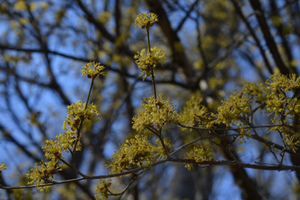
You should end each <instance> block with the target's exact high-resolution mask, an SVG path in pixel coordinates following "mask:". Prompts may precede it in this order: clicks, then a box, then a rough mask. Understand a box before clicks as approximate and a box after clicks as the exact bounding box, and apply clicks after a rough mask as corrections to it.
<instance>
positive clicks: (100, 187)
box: [95, 179, 111, 200]
mask: <svg viewBox="0 0 300 200" xmlns="http://www.w3.org/2000/svg"><path fill="white" fill-rule="evenodd" d="M110 186H111V180H110V179H105V180H103V179H100V180H99V181H98V184H97V187H96V194H95V199H96V200H100V199H104V200H106V199H108V194H109V192H108V188H109V187H110Z"/></svg>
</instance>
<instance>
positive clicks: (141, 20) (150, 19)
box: [134, 13, 158, 29]
mask: <svg viewBox="0 0 300 200" xmlns="http://www.w3.org/2000/svg"><path fill="white" fill-rule="evenodd" d="M157 21H158V18H157V14H154V13H149V14H148V13H141V14H139V15H138V16H137V18H136V19H135V20H134V25H135V27H140V28H143V29H144V28H146V27H149V26H153V25H154V23H155V22H157Z"/></svg>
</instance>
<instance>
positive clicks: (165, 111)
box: [132, 94, 177, 133]
mask: <svg viewBox="0 0 300 200" xmlns="http://www.w3.org/2000/svg"><path fill="white" fill-rule="evenodd" d="M144 101H145V103H144V102H142V105H141V106H142V109H141V110H140V112H139V114H138V115H136V116H134V117H133V126H132V128H133V129H136V130H137V131H138V132H142V131H145V132H150V133H151V131H150V130H149V127H154V128H158V129H159V128H161V127H162V126H163V125H165V124H166V123H168V122H175V121H176V119H177V112H176V111H175V108H174V105H173V104H172V103H171V102H170V100H169V99H167V100H164V99H163V98H162V95H161V94H160V95H159V96H158V98H157V99H155V98H154V97H153V96H152V97H150V98H144Z"/></svg>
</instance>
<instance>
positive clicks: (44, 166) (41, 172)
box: [26, 160, 61, 192]
mask: <svg viewBox="0 0 300 200" xmlns="http://www.w3.org/2000/svg"><path fill="white" fill-rule="evenodd" d="M58 171H61V166H60V165H59V164H57V161H56V160H51V161H50V162H43V161H41V162H40V163H36V164H35V166H34V168H33V169H31V170H30V171H29V172H28V173H27V174H26V177H27V178H28V179H30V180H31V181H29V182H28V184H29V185H33V184H35V185H36V187H37V188H38V189H39V190H41V191H44V190H46V191H47V192H48V191H49V189H50V186H45V187H39V186H40V185H42V184H46V183H51V179H52V176H53V175H54V174H56V173H57V172H58Z"/></svg>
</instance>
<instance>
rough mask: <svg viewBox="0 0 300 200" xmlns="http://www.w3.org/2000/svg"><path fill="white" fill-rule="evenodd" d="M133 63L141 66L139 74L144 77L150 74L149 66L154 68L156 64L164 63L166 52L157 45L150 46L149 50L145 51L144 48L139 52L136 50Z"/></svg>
mask: <svg viewBox="0 0 300 200" xmlns="http://www.w3.org/2000/svg"><path fill="white" fill-rule="evenodd" d="M134 59H135V63H136V64H137V65H138V66H139V68H141V70H142V72H141V74H140V76H143V75H144V76H143V79H145V78H146V77H147V76H149V77H150V75H151V67H152V68H155V67H156V66H157V65H158V64H162V65H163V63H164V60H165V59H166V54H165V53H164V51H163V50H162V49H161V48H159V47H153V48H151V52H147V53H146V49H143V50H142V51H141V52H138V53H137V54H136V55H135V56H134Z"/></svg>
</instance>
